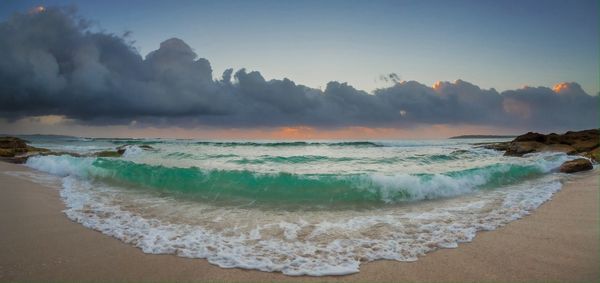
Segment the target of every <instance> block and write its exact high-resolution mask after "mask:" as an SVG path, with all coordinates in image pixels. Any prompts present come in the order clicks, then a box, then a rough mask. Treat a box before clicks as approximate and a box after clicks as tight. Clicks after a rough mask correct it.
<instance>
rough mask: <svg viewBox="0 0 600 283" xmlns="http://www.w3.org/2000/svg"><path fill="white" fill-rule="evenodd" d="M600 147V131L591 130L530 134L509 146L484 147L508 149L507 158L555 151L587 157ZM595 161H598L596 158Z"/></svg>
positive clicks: (522, 136) (487, 146)
mask: <svg viewBox="0 0 600 283" xmlns="http://www.w3.org/2000/svg"><path fill="white" fill-rule="evenodd" d="M599 146H600V130H598V129H591V130H585V131H579V132H566V133H565V134H562V135H559V134H555V133H551V134H548V135H544V134H539V133H533V132H529V133H527V134H524V135H521V136H518V137H516V138H515V139H514V140H513V141H511V142H509V143H507V144H501V145H498V144H492V145H486V146H484V147H486V148H491V149H498V150H502V148H504V147H505V148H506V149H505V150H506V152H505V153H504V155H506V156H522V155H524V154H527V153H532V152H545V151H555V152H564V153H566V154H580V155H584V156H587V155H588V153H589V152H591V151H594V150H596V149H597V148H598V147H599ZM593 160H595V161H598V159H596V158H594V159H593Z"/></svg>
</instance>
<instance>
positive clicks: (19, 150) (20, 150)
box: [0, 137, 154, 163]
mask: <svg viewBox="0 0 600 283" xmlns="http://www.w3.org/2000/svg"><path fill="white" fill-rule="evenodd" d="M27 143H29V142H28V141H26V140H24V139H21V138H17V137H0V161H7V162H11V163H25V162H26V161H27V159H28V158H29V157H31V156H35V155H71V156H75V157H81V156H95V157H121V156H122V155H123V154H124V153H125V151H126V150H127V147H129V146H131V145H122V146H119V147H117V148H116V149H115V150H106V151H99V152H94V153H91V154H87V155H81V154H77V153H73V152H56V151H51V150H49V149H45V148H39V147H33V146H30V145H28V144H27ZM138 147H139V148H141V149H143V150H153V149H154V148H152V147H151V146H149V145H140V146H138Z"/></svg>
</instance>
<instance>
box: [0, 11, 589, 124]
mask: <svg viewBox="0 0 600 283" xmlns="http://www.w3.org/2000/svg"><path fill="white" fill-rule="evenodd" d="M128 40H129V37H128V35H123V36H116V35H113V34H107V33H103V32H94V31H92V30H91V29H90V24H89V23H88V22H87V21H85V20H83V19H80V18H78V17H77V15H76V14H75V12H73V11H68V10H65V9H58V8H49V9H46V10H45V11H43V12H37V13H29V14H16V15H14V16H13V17H11V18H10V19H9V20H7V21H6V22H3V23H0V115H1V116H3V117H5V118H9V119H16V118H20V117H26V116H36V115H50V114H54V115H64V116H67V117H68V118H71V119H76V120H79V121H81V122H82V123H92V124H126V123H129V122H131V121H133V120H136V121H137V122H139V123H152V124H159V125H174V124H176V125H190V126H193V125H212V126H234V127H238V126H248V127H253V126H283V125H310V126H317V127H336V126H378V127H404V126H411V125H417V124H418V125H422V124H480V125H493V126H505V127H515V128H536V129H563V128H586V127H596V126H597V124H596V123H597V118H598V102H599V98H598V96H590V95H588V94H586V93H585V92H584V91H583V90H582V89H581V87H580V86H579V85H578V84H576V83H565V84H562V85H559V86H557V87H556V89H554V90H553V89H549V88H544V87H538V88H523V89H518V90H511V91H505V92H503V93H498V92H497V91H496V90H494V89H491V90H482V89H480V88H479V87H478V86H476V85H473V84H470V83H468V82H464V81H460V80H459V81H456V82H454V83H450V82H441V83H437V84H436V85H435V86H434V87H429V86H425V85H423V84H420V83H418V82H414V81H409V82H400V81H399V77H398V75H396V74H390V75H386V76H384V77H382V78H385V80H386V81H388V82H392V83H394V85H393V86H391V87H388V88H382V89H378V90H376V91H374V93H373V94H369V93H366V92H364V91H360V90H357V89H355V88H353V87H352V86H350V85H348V84H346V83H340V82H335V81H333V82H330V83H328V84H327V88H326V89H325V90H324V91H321V90H318V89H312V88H309V87H306V86H302V85H297V84H296V83H294V82H293V81H291V80H289V79H283V80H265V79H264V77H263V76H262V75H261V74H260V73H259V72H248V71H246V70H245V69H242V70H238V71H234V70H233V69H228V70H226V71H225V72H224V73H223V74H222V78H220V79H213V72H212V68H211V66H210V62H209V61H208V60H206V59H204V58H198V56H197V54H196V53H195V52H194V51H193V50H192V49H191V48H190V46H188V45H187V44H186V43H185V42H184V41H182V40H180V39H177V38H172V39H168V40H166V41H164V42H162V43H161V44H160V47H159V48H158V49H157V50H155V51H152V52H150V53H149V54H148V55H147V56H146V57H145V58H143V57H142V56H141V55H140V54H139V53H138V52H137V51H136V49H135V48H133V47H132V45H131V42H130V41H128Z"/></svg>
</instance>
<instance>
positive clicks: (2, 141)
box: [0, 137, 27, 149]
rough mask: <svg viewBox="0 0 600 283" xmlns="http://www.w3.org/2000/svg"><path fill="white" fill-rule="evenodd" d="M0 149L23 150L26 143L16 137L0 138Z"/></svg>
mask: <svg viewBox="0 0 600 283" xmlns="http://www.w3.org/2000/svg"><path fill="white" fill-rule="evenodd" d="M0 148H3V149H19V148H22V149H25V148H27V141H26V140H24V139H20V138H16V137H0Z"/></svg>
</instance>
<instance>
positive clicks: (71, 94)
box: [0, 0, 599, 138]
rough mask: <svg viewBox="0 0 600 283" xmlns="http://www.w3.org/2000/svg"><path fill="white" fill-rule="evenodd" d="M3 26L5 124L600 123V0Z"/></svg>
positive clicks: (21, 15)
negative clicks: (599, 51) (224, 74)
mask: <svg viewBox="0 0 600 283" xmlns="http://www.w3.org/2000/svg"><path fill="white" fill-rule="evenodd" d="M39 6H43V7H45V8H46V10H44V11H43V12H42V13H39V12H36V13H34V12H32V11H33V10H32V9H33V8H34V7H39ZM56 7H63V8H56ZM64 7H67V8H64ZM15 15H17V16H15ZM81 19H84V20H85V21H86V25H85V27H75V28H72V27H69V24H65V21H67V22H68V21H72V22H77V21H78V20H81ZM41 23H45V24H41ZM1 26H4V29H2V28H0V33H2V32H4V35H5V36H2V37H0V53H2V54H0V59H5V60H4V61H5V63H4V68H5V69H4V70H3V69H2V65H0V82H5V83H7V82H15V80H16V81H18V82H19V83H17V84H14V83H13V85H12V86H10V87H8V86H0V102H4V103H3V104H4V106H0V117H2V118H0V132H24V131H25V129H27V130H26V132H28V133H30V132H44V131H53V132H56V131H58V132H61V133H70V134H76V132H80V133H89V134H86V135H127V134H129V135H140V136H144V135H159V136H174V135H176V136H178V137H186V136H191V137H197V136H199V137H211V136H215V137H239V138H244V137H256V138H260V137H266V138H281V137H286V135H284V133H285V134H287V136H289V137H292V138H302V137H308V138H335V137H341V138H348V137H353V136H363V135H364V136H373V137H386V138H395V137H401V138H403V137H441V136H442V135H452V134H454V133H458V134H460V133H473V132H477V133H483V132H485V133H508V132H510V133H515V132H517V133H518V132H519V131H521V130H525V129H534V130H540V131H554V130H556V131H560V130H565V129H575V128H585V127H597V122H598V119H597V116H598V113H597V112H598V103H597V102H598V97H597V93H598V91H599V72H598V62H599V58H598V50H599V45H598V42H599V40H598V2H597V1H530V0H525V1H485V0H482V1H332V0H330V1H135V0H134V1H64V0H63V1H58V0H55V1H25V0H23V1H20V0H2V1H0V27H1ZM11 26H12V27H17V28H16V30H14V29H12V30H11V29H10V28H8V27H11ZM65 28H66V29H67V30H68V32H65V30H62V29H65ZM39 29H46V30H45V32H43V33H42V32H40V30H39ZM65 34H72V36H70V37H68V36H65ZM3 41H4V42H3ZM9 41H10V42H9ZM15 42H16V43H15ZM130 49H131V50H130ZM57 50H61V51H57ZM67 51H69V52H67ZM151 53H152V54H151ZM136 54H137V56H138V57H139V58H137V57H136ZM182 54H183V55H182ZM2 56H4V57H2ZM107 58H108V59H107ZM148 58H150V59H148ZM204 58H205V59H204ZM111 60H112V61H111ZM115 61H118V62H130V64H125V63H123V66H120V65H119V64H116V63H115ZM7 62H12V63H10V64H9V63H7ZM23 62H26V64H25V63H23ZM32 62H33V63H32ZM21 63H23V64H22V66H23V68H21V69H20V68H15V66H21V65H19V64H21ZM125 65H127V66H125ZM73 66H74V67H73ZM132 66H133V67H132ZM53 68H54V69H53ZM230 68H231V69H232V71H228V70H229V69H230ZM167 69H168V70H170V71H169V72H170V73H168V74H166V73H165V72H166V71H165V70H167ZM173 70H174V71H173ZM3 71H4V72H3ZM223 73H229V77H230V79H229V80H226V79H225V77H226V76H223V75H222V74H223ZM31 74H34V75H33V76H32V75H31ZM49 74H51V75H49ZM98 74H104V75H103V76H102V77H100V76H99V75H98ZM165 74H166V75H165ZM169 76H171V77H169ZM286 79H287V80H286ZM438 81H441V82H442V83H437V82H438ZM563 82H567V83H568V84H561V83H563ZM561 86H562V87H561ZM81 93H86V95H81ZM561 93H562V94H561ZM136 99H137V100H136ZM65 101H67V103H65ZM107 101H108V102H107ZM75 102H77V103H75ZM81 103H85V104H89V105H93V106H95V107H90V106H89V105H88V106H83V107H82V106H81V105H79V104H81ZM75 104H77V105H75ZM134 104H137V105H134ZM548 112H552V115H553V116H556V117H555V118H551V117H550V118H549V117H548V116H549V113H548ZM48 125H51V126H48ZM74 125H77V127H78V130H77V131H75V130H69V129H72V128H74V127H73V126H74ZM122 127H125V128H126V129H128V130H125V131H124V132H121V131H120V130H119V129H121V128H122ZM290 129H292V130H291V131H290ZM441 129H444V130H441ZM72 132H75V133H72ZM349 132H350V134H349Z"/></svg>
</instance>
